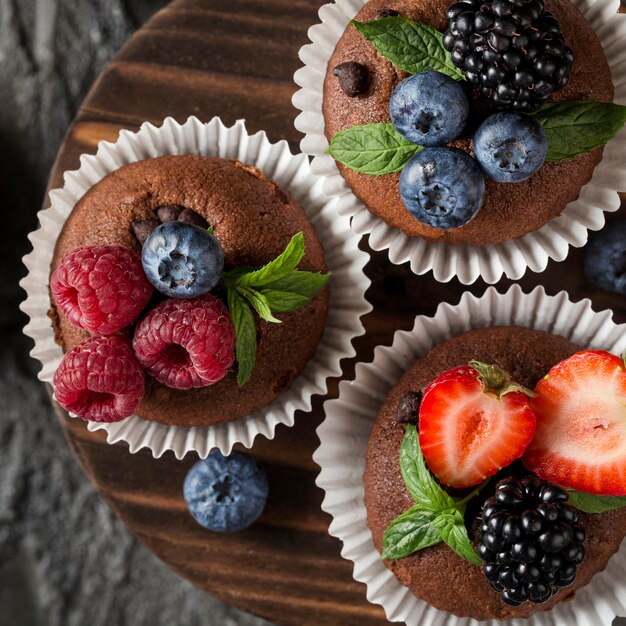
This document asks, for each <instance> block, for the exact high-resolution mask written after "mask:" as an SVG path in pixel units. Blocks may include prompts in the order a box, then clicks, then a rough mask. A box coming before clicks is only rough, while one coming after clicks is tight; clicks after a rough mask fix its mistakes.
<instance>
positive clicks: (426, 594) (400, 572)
mask: <svg viewBox="0 0 626 626" xmlns="http://www.w3.org/2000/svg"><path fill="white" fill-rule="evenodd" d="M577 350H579V348H578V347H577V346H575V345H574V344H572V343H570V342H569V341H567V340H566V339H564V338H562V337H558V336H555V335H550V334H548V333H545V332H541V331H535V330H530V329H526V328H520V327H499V328H487V329H480V330H473V331H470V332H467V333H464V334H462V335H459V336H457V337H454V338H453V339H450V340H448V341H446V342H444V343H442V344H440V345H439V346H437V347H436V348H434V349H433V350H432V351H431V352H429V353H428V354H427V355H425V356H424V357H422V358H420V359H419V360H418V361H417V362H416V363H415V364H414V365H413V366H412V367H411V368H410V369H409V370H408V371H407V372H406V373H405V374H404V376H403V377H402V378H401V379H400V381H399V382H398V383H397V384H396V385H395V386H394V387H393V389H392V390H391V391H390V392H389V394H388V396H387V398H386V399H385V401H384V403H383V405H382V406H381V408H380V411H379V413H378V415H377V417H376V421H375V423H374V426H373V429H372V432H371V435H370V439H369V443H368V447H367V453H366V468H365V473H364V484H365V506H366V509H367V522H368V526H369V527H370V529H371V531H372V536H373V539H374V543H375V545H376V547H377V549H378V550H379V551H380V550H381V549H382V536H383V533H384V531H385V528H387V526H388V525H389V524H390V523H391V522H392V521H393V520H394V519H395V518H396V517H397V516H398V515H400V514H401V513H403V512H404V511H406V510H407V509H408V508H409V507H411V506H412V505H414V504H415V503H414V501H413V500H412V498H411V496H410V495H409V493H408V491H407V488H406V486H405V485H404V482H403V480H402V477H401V474H400V467H399V453H400V446H401V443H402V438H403V436H404V429H405V427H404V424H401V423H399V422H398V421H397V419H396V412H397V407H398V402H399V400H400V398H401V397H402V396H403V394H404V393H406V392H407V391H414V390H424V389H425V388H426V387H427V386H428V385H429V384H430V382H432V381H433V380H434V379H435V378H436V377H437V376H439V374H441V373H442V372H444V371H446V370H449V369H451V368H453V367H456V366H459V365H463V364H466V363H468V362H469V361H470V360H472V359H476V360H480V361H483V362H487V363H492V364H494V365H497V366H498V367H500V368H501V369H503V370H505V371H507V372H509V373H510V374H511V376H512V378H513V380H515V381H516V382H519V383H520V384H523V385H525V386H527V387H529V388H531V389H532V388H533V387H534V386H535V384H536V383H537V381H538V380H539V379H540V378H542V377H543V376H544V375H545V373H546V372H547V371H548V370H549V369H550V367H551V366H552V365H554V364H555V363H556V362H557V361H560V360H562V359H565V358H567V357H569V356H570V355H572V354H573V353H575V352H576V351H577ZM485 497H486V496H485ZM477 513H478V511H472V510H470V509H469V508H468V511H467V513H466V524H467V520H468V519H470V520H471V519H472V516H476V515H477ZM581 516H582V517H583V518H584V521H585V523H586V526H587V540H586V544H585V545H586V557H585V560H584V561H583V562H582V564H581V565H580V566H578V569H577V574H576V579H575V580H574V583H573V584H572V585H571V586H569V587H565V588H563V589H561V590H560V591H559V592H558V593H557V594H556V595H554V596H553V597H552V598H551V599H550V600H548V602H546V603H544V604H541V605H533V604H530V603H525V604H523V605H521V606H519V607H511V606H507V605H505V604H504V603H503V602H502V601H501V600H500V597H499V594H498V593H496V592H495V591H494V590H493V589H492V588H491V587H490V585H489V583H488V581H487V578H486V577H485V576H484V575H483V572H482V569H481V568H480V567H477V566H475V565H472V564H471V563H469V562H468V561H466V560H464V559H462V558H461V557H459V556H458V555H457V554H456V553H455V552H453V551H452V550H451V549H450V548H448V547H447V546H446V545H445V544H443V543H440V544H437V545H435V546H432V547H430V548H426V549H423V550H420V551H418V552H416V553H414V554H412V555H411V556H408V557H405V558H401V559H398V560H395V561H385V564H386V565H387V567H388V568H389V569H390V570H391V571H392V572H393V573H394V574H395V575H396V576H397V578H398V579H399V581H400V582H401V583H402V584H403V585H406V586H407V587H409V589H410V590H411V591H412V592H413V593H414V594H415V595H416V596H417V597H418V598H421V599H423V600H425V601H426V602H428V603H429V604H432V605H433V606H434V607H436V608H439V609H442V610H445V611H449V612H451V613H454V614H456V615H459V616H471V617H473V618H474V619H481V620H482V619H492V618H497V619H510V618H516V617H528V616H529V615H531V614H532V613H534V612H536V611H540V610H546V609H550V608H552V607H553V606H554V605H555V604H556V603H557V602H559V601H561V600H564V599H566V598H570V597H571V596H572V595H573V594H574V592H575V591H576V590H577V589H579V588H580V587H582V586H583V585H586V584H587V583H588V582H589V581H590V579H591V577H592V576H593V574H595V573H596V572H598V571H601V570H602V569H604V567H605V566H606V563H607V561H608V559H609V557H610V556H611V555H612V554H613V553H614V552H615V551H616V550H617V549H618V548H619V545H620V543H621V541H622V538H623V537H624V534H625V533H626V508H622V509H618V510H616V511H611V512H607V513H602V514H594V515H585V514H584V513H581Z"/></svg>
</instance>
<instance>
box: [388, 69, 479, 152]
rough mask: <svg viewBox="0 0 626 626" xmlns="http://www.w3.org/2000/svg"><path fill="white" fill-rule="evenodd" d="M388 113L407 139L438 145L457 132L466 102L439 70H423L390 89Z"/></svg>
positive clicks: (463, 120) (462, 122)
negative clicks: (391, 90) (391, 91)
mask: <svg viewBox="0 0 626 626" xmlns="http://www.w3.org/2000/svg"><path fill="white" fill-rule="evenodd" d="M389 112H390V113H391V121H392V122H393V125H394V126H395V127H396V129H397V131H398V132H399V133H400V134H401V135H402V136H403V137H405V138H406V139H408V140H409V141H412V142H413V143H416V144H418V145H420V146H441V145H443V144H446V143H448V142H449V141H452V140H453V139H456V138H457V137H458V136H459V135H460V134H461V131H462V130H463V128H465V123H466V122H467V116H468V112H469V105H468V102H467V97H466V96H465V93H464V91H463V88H462V87H461V86H460V85H459V84H458V83H457V82H456V81H455V80H453V79H452V78H450V77H448V76H446V75H445V74H441V73H440V72H423V73H422V74H414V75H413V76H410V77H409V78H407V79H406V80H403V81H402V82H401V83H400V84H399V85H398V86H397V87H396V88H395V89H394V90H393V93H392V94H391V100H390V101H389Z"/></svg>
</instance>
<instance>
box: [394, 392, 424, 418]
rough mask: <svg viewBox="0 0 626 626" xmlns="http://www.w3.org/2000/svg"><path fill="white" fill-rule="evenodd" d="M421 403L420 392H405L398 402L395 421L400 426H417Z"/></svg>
mask: <svg viewBox="0 0 626 626" xmlns="http://www.w3.org/2000/svg"><path fill="white" fill-rule="evenodd" d="M421 401H422V392H421V391H407V392H406V393H403V394H402V396H400V401H399V402H398V410H397V412H396V420H397V421H398V422H400V424H417V420H418V416H419V410H420V402H421Z"/></svg>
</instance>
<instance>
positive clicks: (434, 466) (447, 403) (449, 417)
mask: <svg viewBox="0 0 626 626" xmlns="http://www.w3.org/2000/svg"><path fill="white" fill-rule="evenodd" d="M530 393H531V392H530V391H528V390H526V389H524V388H523V387H521V386H520V385H517V384H515V383H512V382H511V380H510V378H509V377H508V375H507V374H505V373H504V372H502V371H501V370H499V369H497V368H496V367H494V366H491V365H485V364H484V363H477V362H475V361H472V362H471V363H470V365H463V366H461V367H455V368H454V369H451V370H448V371H447V372H444V373H443V374H442V375H441V376H439V377H438V378H437V379H435V380H434V381H433V382H432V383H431V384H430V385H429V386H428V387H427V389H426V391H425V392H424V395H423V397H422V402H421V405H420V412H419V440H420V447H421V449H422V453H423V454H424V458H425V459H426V463H427V464H428V467H429V468H430V470H431V471H432V472H433V474H435V476H437V478H438V479H439V480H440V481H441V482H442V483H443V484H445V485H449V486H451V487H470V486H472V485H476V484H478V483H480V482H481V481H482V480H483V479H484V478H486V477H487V476H492V475H493V474H495V473H496V472H497V471H498V470H500V469H501V468H503V467H505V466H507V465H509V464H510V463H512V462H513V461H514V460H515V459H517V458H519V457H520V456H521V455H522V454H523V452H524V450H525V449H526V447H527V446H528V444H529V443H530V441H531V439H532V438H533V435H534V434H535V425H536V418H535V414H534V412H533V411H532V409H531V408H530V405H529V400H530V398H529V397H528V395H527V394H530Z"/></svg>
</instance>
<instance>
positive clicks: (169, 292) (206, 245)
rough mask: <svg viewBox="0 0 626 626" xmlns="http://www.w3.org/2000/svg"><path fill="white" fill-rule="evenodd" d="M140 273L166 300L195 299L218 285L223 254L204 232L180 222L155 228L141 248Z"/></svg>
mask: <svg viewBox="0 0 626 626" xmlns="http://www.w3.org/2000/svg"><path fill="white" fill-rule="evenodd" d="M141 261H142V263H143V269H144V271H145V273H146V276H147V277H148V280H149V281H150V282H151V283H152V284H153V285H154V286H155V287H156V288H157V289H158V290H159V291H160V292H161V293H164V294H165V295H166V296H170V297H172V298H195V297H196V296H200V295H202V294H205V293H208V292H209V291H211V289H213V288H214V287H215V286H216V285H217V283H218V282H219V279H220V276H221V274H222V270H223V269H224V251H223V250H222V246H221V245H220V243H219V241H218V240H217V239H216V238H215V237H214V236H213V235H211V234H210V233H209V232H208V231H207V230H206V229H203V228H199V227H198V226H194V225H192V224H186V223H183V222H180V221H177V222H166V223H164V224H161V225H160V226H159V227H158V228H156V229H155V230H154V231H153V232H152V233H151V235H150V236H149V237H148V239H147V240H146V242H145V243H144V245H143V249H142V252H141Z"/></svg>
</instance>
